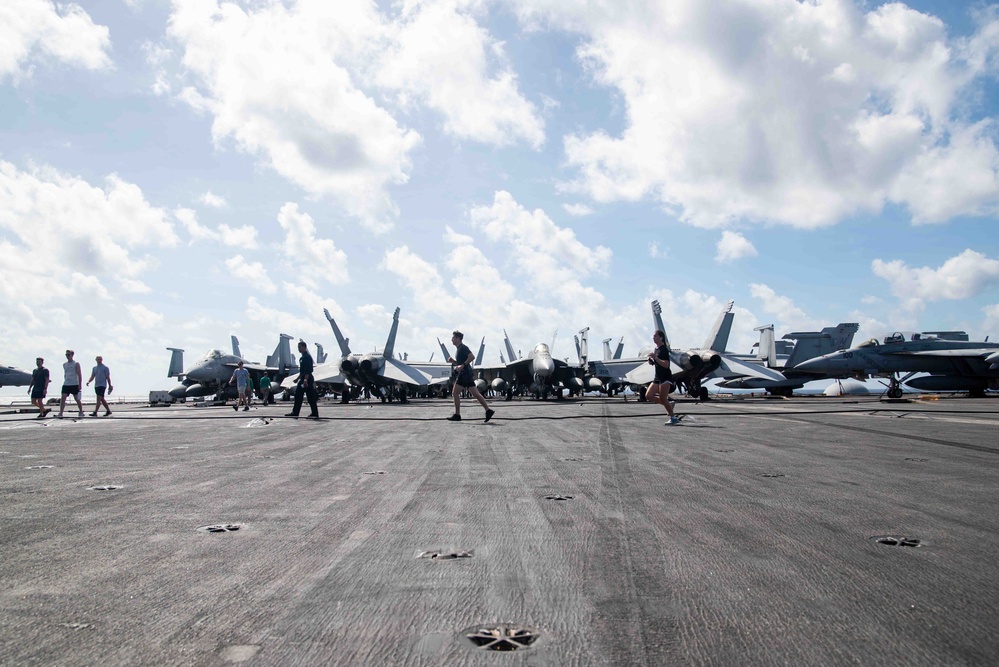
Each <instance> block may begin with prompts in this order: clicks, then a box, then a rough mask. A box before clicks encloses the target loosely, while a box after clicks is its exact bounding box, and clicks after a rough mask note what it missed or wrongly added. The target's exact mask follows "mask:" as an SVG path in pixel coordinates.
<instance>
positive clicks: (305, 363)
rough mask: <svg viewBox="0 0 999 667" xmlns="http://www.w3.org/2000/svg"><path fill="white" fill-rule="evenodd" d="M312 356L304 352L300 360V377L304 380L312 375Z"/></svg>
mask: <svg viewBox="0 0 999 667" xmlns="http://www.w3.org/2000/svg"><path fill="white" fill-rule="evenodd" d="M312 368H313V362H312V355H311V354H309V353H308V352H303V353H302V357H301V359H299V360H298V377H299V378H304V377H305V376H306V375H312Z"/></svg>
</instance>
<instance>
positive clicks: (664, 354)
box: [646, 345, 673, 382]
mask: <svg viewBox="0 0 999 667" xmlns="http://www.w3.org/2000/svg"><path fill="white" fill-rule="evenodd" d="M646 349H648V348H646ZM656 357H657V358H659V359H663V360H664V361H667V362H668V361H669V345H660V346H659V347H657V348H656ZM672 379H673V371H672V370H670V367H669V366H666V367H665V368H664V367H662V366H660V365H659V364H656V382H665V381H669V380H672Z"/></svg>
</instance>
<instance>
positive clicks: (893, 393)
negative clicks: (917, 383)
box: [881, 373, 915, 400]
mask: <svg viewBox="0 0 999 667" xmlns="http://www.w3.org/2000/svg"><path fill="white" fill-rule="evenodd" d="M913 375H915V373H909V374H908V375H906V376H905V377H904V378H902V379H899V377H898V373H892V374H891V375H889V376H888V384H885V383H884V382H882V383H881V384H883V385H885V387H887V389H886V390H885V393H884V394H882V396H884V395H885V394H887V396H888V398H891V399H895V400H897V399H900V398H902V394H903V393H904V392H903V391H902V383H903V382H905V381H906V380H908V379H909V378H911V377H912V376H913Z"/></svg>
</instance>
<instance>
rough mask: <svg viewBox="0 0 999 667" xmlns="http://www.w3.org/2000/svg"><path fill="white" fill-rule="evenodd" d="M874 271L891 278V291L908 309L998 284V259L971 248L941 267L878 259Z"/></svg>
mask: <svg viewBox="0 0 999 667" xmlns="http://www.w3.org/2000/svg"><path fill="white" fill-rule="evenodd" d="M871 270H872V271H873V272H874V275H876V276H878V277H880V278H884V279H885V280H887V281H888V284H889V286H890V287H891V291H892V294H894V295H895V296H897V297H898V298H899V299H900V300H901V301H902V305H903V307H904V308H906V309H908V310H919V309H921V308H922V304H923V303H924V302H927V301H943V300H952V299H967V298H969V297H973V296H977V295H978V294H981V293H982V292H983V291H985V290H986V289H988V288H989V287H991V286H993V285H997V284H999V260H995V259H990V258H988V257H986V256H985V255H983V254H982V253H979V252H975V251H974V250H970V249H968V250H965V251H964V252H962V253H961V254H960V255H957V256H956V257H951V258H950V259H948V260H947V261H946V262H944V263H943V264H942V265H941V266H940V267H938V268H932V267H928V266H924V267H921V268H913V267H910V266H908V265H907V264H906V263H905V262H903V261H901V260H894V261H890V262H886V261H884V260H881V259H875V260H874V261H873V262H872V263H871Z"/></svg>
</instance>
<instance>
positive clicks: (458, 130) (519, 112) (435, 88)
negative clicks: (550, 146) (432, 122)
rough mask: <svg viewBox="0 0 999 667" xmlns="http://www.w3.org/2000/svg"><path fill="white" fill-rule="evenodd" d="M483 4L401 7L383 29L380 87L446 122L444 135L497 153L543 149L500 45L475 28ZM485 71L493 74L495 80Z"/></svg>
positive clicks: (442, 1) (451, 0)
mask: <svg viewBox="0 0 999 667" xmlns="http://www.w3.org/2000/svg"><path fill="white" fill-rule="evenodd" d="M481 4H483V3H478V2H466V1H464V0H431V1H423V2H409V3H404V4H403V5H402V9H401V15H400V17H399V19H398V20H397V21H395V22H393V23H392V24H391V25H390V26H387V27H386V30H387V32H389V33H390V34H391V38H390V45H389V46H388V48H386V49H385V51H383V52H382V54H381V58H380V61H379V64H380V68H379V71H378V72H377V79H376V80H377V82H378V83H379V85H381V86H383V87H385V88H388V89H390V90H394V91H399V92H401V93H404V94H406V95H407V99H410V100H411V99H412V97H417V98H419V99H422V100H424V101H425V103H426V105H427V106H428V107H430V108H431V109H433V110H435V111H437V112H438V113H440V114H442V115H443V116H444V131H445V132H447V133H448V134H451V135H453V136H455V137H457V138H459V139H472V140H475V141H481V142H485V143H488V144H492V145H495V146H505V145H509V144H513V143H516V142H518V141H526V142H527V143H528V144H530V145H531V146H533V147H534V148H540V147H541V145H542V143H543V142H544V122H543V121H542V120H541V118H540V116H539V114H538V110H537V108H536V107H535V106H534V105H533V104H531V103H530V102H528V101H527V100H526V99H524V97H523V96H522V95H521V94H520V92H519V91H518V89H517V75H516V73H514V71H513V70H512V69H511V68H510V67H509V66H508V65H506V64H505V63H504V62H503V61H504V54H503V44H502V42H499V41H498V40H496V39H495V38H493V37H491V36H490V35H489V33H488V32H487V31H486V29H484V28H483V27H482V26H480V25H479V24H478V23H477V22H476V17H475V16H474V11H475V10H476V9H477V6H479V5H481ZM491 70H496V71H495V72H494V73H493V72H491Z"/></svg>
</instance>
